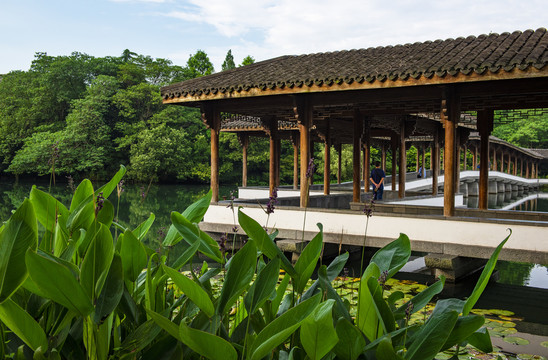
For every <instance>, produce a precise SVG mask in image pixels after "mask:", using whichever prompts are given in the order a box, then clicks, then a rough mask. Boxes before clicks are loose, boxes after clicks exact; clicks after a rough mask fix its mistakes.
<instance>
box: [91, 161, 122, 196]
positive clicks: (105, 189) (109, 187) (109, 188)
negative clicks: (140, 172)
mask: <svg viewBox="0 0 548 360" xmlns="http://www.w3.org/2000/svg"><path fill="white" fill-rule="evenodd" d="M125 173H126V167H125V166H124V165H120V170H118V171H117V172H116V174H114V176H113V177H112V179H110V181H109V182H108V183H106V184H105V185H103V186H101V187H100V188H99V189H97V190H96V191H95V196H97V195H99V193H103V197H104V198H105V199H106V198H108V197H109V196H110V194H111V193H112V192H113V191H114V189H116V185H118V183H119V182H120V180H122V178H123V177H124V174H125Z"/></svg>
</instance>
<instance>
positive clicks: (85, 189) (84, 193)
mask: <svg viewBox="0 0 548 360" xmlns="http://www.w3.org/2000/svg"><path fill="white" fill-rule="evenodd" d="M91 196H93V185H92V184H91V181H89V180H88V179H84V180H82V182H81V183H80V184H79V185H78V187H77V188H76V190H75V191H74V195H73V196H72V201H71V202H70V209H69V211H70V212H74V211H75V210H76V209H77V208H78V206H80V205H81V204H82V203H87V202H88V201H91Z"/></svg>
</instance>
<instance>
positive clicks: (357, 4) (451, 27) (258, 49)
mask: <svg viewBox="0 0 548 360" xmlns="http://www.w3.org/2000/svg"><path fill="white" fill-rule="evenodd" d="M543 1H544V0H529V1H525V2H524V1H516V0H504V1H502V0H500V1H497V0H483V1H475V0H474V1H472V0H454V1H451V2H444V1H438V0H426V1H424V0H423V1H415V0H393V1H385V0H365V1H364V0H341V1H332V0H298V1H296V0H277V1H273V0H264V1H257V0H231V1H226V0H208V1H203V0H189V1H188V2H187V3H186V4H187V5H182V6H181V5H180V4H181V3H179V5H180V6H181V7H182V9H176V6H174V7H173V8H174V9H173V10H172V11H169V12H167V13H165V14H164V15H166V16H169V17H173V18H178V19H181V20H184V21H187V22H194V23H199V24H202V25H206V26H207V27H208V29H215V31H216V32H217V33H218V35H219V36H220V37H222V38H223V40H222V42H223V50H222V52H223V53H222V54H221V49H220V48H219V50H217V47H218V46H216V47H209V48H208V47H207V46H204V48H207V50H208V51H209V52H208V54H210V57H211V58H220V57H222V58H221V60H220V61H221V62H222V59H224V55H225V54H226V51H227V49H228V48H231V49H232V50H233V52H234V51H235V50H240V49H241V51H242V52H243V53H246V54H247V53H249V54H252V55H253V56H255V57H256V58H257V59H266V58H270V57H274V56H278V55H283V54H303V53H312V52H323V51H333V50H343V49H352V48H366V47H370V46H385V45H396V44H403V43H408V42H416V41H426V40H436V39H439V38H441V39H445V38H449V37H457V36H468V35H479V34H483V33H489V32H503V31H514V30H526V29H528V28H535V29H536V28H538V27H541V26H546V24H548V12H547V11H544V10H545V5H544V2H543ZM524 3H527V4H524ZM541 9H543V10H542V11H541ZM242 39H246V40H245V41H244V40H242ZM245 46H248V47H249V48H247V49H245V48H243V47H245ZM242 48H243V49H242ZM246 50H247V51H246ZM212 51H215V52H218V54H217V53H215V54H214V53H213V52H212ZM244 56H245V55H244ZM186 58H188V54H187V55H186Z"/></svg>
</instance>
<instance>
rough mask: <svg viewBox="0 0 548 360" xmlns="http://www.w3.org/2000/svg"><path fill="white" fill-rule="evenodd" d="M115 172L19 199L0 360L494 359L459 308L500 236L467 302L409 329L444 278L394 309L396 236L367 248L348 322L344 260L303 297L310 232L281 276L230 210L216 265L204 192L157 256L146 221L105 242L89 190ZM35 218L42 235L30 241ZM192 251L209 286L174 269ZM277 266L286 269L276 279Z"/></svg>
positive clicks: (274, 252)
mask: <svg viewBox="0 0 548 360" xmlns="http://www.w3.org/2000/svg"><path fill="white" fill-rule="evenodd" d="M124 173H125V168H123V167H122V168H121V169H120V171H119V172H118V173H117V174H116V175H115V176H114V177H113V178H112V179H111V180H110V181H109V182H108V183H107V184H105V185H104V186H102V187H100V188H99V189H94V187H93V185H92V183H91V182H90V181H89V180H84V181H83V182H82V183H81V184H80V185H79V186H78V188H77V190H76V191H75V192H74V195H73V197H72V200H71V201H70V206H69V207H67V206H66V205H64V204H63V203H62V202H60V201H58V200H56V199H55V198H54V197H53V196H51V195H50V194H47V193H44V192H42V191H40V190H38V189H36V188H33V189H32V190H31V195H30V198H31V199H30V200H25V201H24V202H23V203H22V204H21V205H20V207H19V208H18V209H17V210H16V211H15V212H14V213H13V214H12V215H11V217H10V219H9V220H8V221H7V222H6V223H5V225H3V226H2V227H0V248H1V249H2V250H3V251H2V252H0V271H1V273H0V274H1V275H2V277H1V278H0V290H1V295H2V298H1V299H0V335H1V336H0V340H1V343H0V353H1V354H14V355H13V356H18V357H24V356H25V354H27V355H29V356H34V358H37V359H42V358H44V359H73V358H87V359H108V358H126V359H127V358H132V359H145V358H171V359H182V358H183V356H184V358H185V359H186V358H188V359H199V358H203V357H205V358H210V359H237V358H242V359H257V360H258V359H263V358H265V357H267V356H271V357H272V358H285V357H286V356H289V358H291V357H293V358H296V357H298V358H304V357H305V356H306V357H307V358H310V359H326V358H335V357H337V358H342V359H351V360H356V359H357V358H363V359H433V358H434V357H435V356H436V355H437V354H438V353H439V352H440V351H444V350H446V349H449V350H447V351H449V352H452V353H454V354H457V353H459V351H461V347H463V346H464V345H466V344H467V343H468V344H470V345H472V346H475V347H477V348H479V349H481V350H484V351H491V350H492V345H491V342H490V339H489V335H488V332H487V331H486V330H485V328H483V327H482V326H483V325H484V318H483V316H480V315H477V314H473V315H472V314H469V312H470V309H471V308H472V307H473V305H474V303H475V302H476V301H477V299H478V297H479V296H480V294H481V293H482V291H483V289H484V287H485V285H486V282H487V279H488V278H489V276H490V274H491V272H492V271H493V269H494V267H495V264H496V260H497V256H498V253H499V251H500V248H501V247H502V246H503V245H504V243H505V242H506V240H507V239H505V240H504V241H503V242H502V243H501V244H500V246H499V247H498V248H497V250H496V251H495V253H494V254H493V256H492V257H491V259H490V260H489V261H488V263H487V265H486V267H485V269H484V271H483V273H482V275H481V276H480V279H479V281H478V285H477V286H476V288H475V289H474V291H473V292H472V294H471V295H470V296H469V297H468V300H467V301H464V300H458V299H445V300H440V301H438V302H437V304H436V306H435V308H434V310H433V312H432V313H431V314H430V315H429V316H428V318H427V319H426V321H424V322H419V323H413V324H412V323H411V322H410V317H411V314H412V313H413V312H417V311H421V309H424V308H425V307H426V306H427V303H428V302H429V301H430V300H431V299H432V297H433V296H435V295H436V294H438V293H439V292H440V291H441V288H442V287H443V279H442V281H439V282H437V283H435V284H433V285H431V286H430V287H429V288H427V289H425V290H424V291H422V292H421V293H419V294H418V295H416V296H414V297H411V298H410V299H409V298H406V300H405V301H406V302H405V301H404V300H403V299H402V298H403V294H402V293H398V292H394V293H393V294H392V295H390V296H386V294H385V293H384V291H385V283H386V281H387V280H388V279H390V277H391V276H393V275H394V274H395V273H396V272H397V271H398V270H399V269H400V268H401V266H403V264H404V263H405V262H406V261H407V260H408V258H409V255H410V253H411V250H410V246H409V239H407V237H406V236H405V235H403V234H402V235H401V236H400V238H399V239H397V240H395V241H394V242H392V243H389V244H388V245H386V246H385V247H384V248H382V249H380V250H378V251H377V252H376V254H375V255H374V256H373V258H372V261H371V262H370V264H369V266H368V267H367V268H366V270H365V272H364V273H363V275H362V277H361V281H360V282H359V284H358V290H357V291H358V304H357V310H358V316H357V319H356V320H354V319H353V318H352V317H351V316H350V313H349V311H353V310H352V309H349V308H348V306H349V305H348V304H347V303H346V302H345V301H344V300H343V299H342V298H341V296H340V295H339V293H337V291H335V290H334V289H333V286H332V285H331V282H333V281H336V280H335V278H336V277H337V276H338V274H339V272H340V271H341V269H342V268H343V267H344V265H345V263H346V260H347V259H348V254H343V255H340V256H338V257H337V258H336V259H335V260H334V261H333V262H332V263H331V264H330V265H329V267H326V266H325V265H322V266H320V267H319V270H318V280H317V281H316V282H314V283H313V284H312V285H311V286H310V287H309V288H308V290H306V288H305V285H308V284H307V281H304V280H305V279H307V280H308V279H309V278H310V276H311V273H312V270H313V269H314V268H316V266H317V263H318V260H319V254H320V251H321V248H322V243H323V233H322V231H321V229H322V228H321V226H319V227H320V232H319V233H318V235H317V236H316V237H315V238H314V239H313V240H312V241H311V242H309V244H308V245H307V246H306V247H305V249H304V250H303V252H302V255H301V257H300V259H299V262H297V264H296V265H295V267H293V266H292V265H291V263H290V262H289V261H288V260H287V259H286V258H285V256H284V255H283V253H281V251H280V250H279V248H277V246H276V245H275V242H274V238H275V236H276V233H274V234H268V233H266V231H265V230H264V229H263V228H262V227H261V226H260V225H259V224H258V223H257V222H256V221H255V220H253V219H251V218H250V217H248V216H247V215H245V214H244V212H242V211H241V210H240V211H239V213H238V220H239V225H240V227H241V228H242V229H243V230H244V231H245V232H246V234H247V236H248V241H247V243H246V244H245V245H244V246H243V247H242V248H241V249H240V250H239V251H238V252H237V253H236V254H234V255H233V256H232V257H230V258H227V255H226V254H225V253H222V252H221V251H220V249H219V246H218V245H217V244H216V243H215V242H214V241H213V240H212V239H211V237H209V235H207V234H206V233H204V232H203V231H201V230H200V228H199V226H198V223H199V222H200V221H201V219H202V218H203V216H204V214H205V212H206V211H207V208H208V206H209V203H210V201H211V193H208V194H207V195H206V197H205V198H203V199H200V200H198V201H197V202H195V203H194V204H193V205H191V206H190V207H188V208H187V209H186V210H185V211H183V212H182V213H178V212H173V213H172V217H171V220H172V228H171V229H172V230H170V232H171V235H169V234H168V236H167V237H166V240H165V242H164V245H165V248H161V249H160V251H159V252H156V251H154V250H153V249H150V248H148V246H146V244H145V243H144V240H145V238H146V234H147V232H148V230H149V229H150V228H151V225H152V222H154V220H155V217H154V216H153V215H151V216H149V217H148V219H147V220H145V221H144V222H143V223H142V224H141V225H139V226H138V227H137V228H136V229H127V228H124V227H123V226H121V225H119V224H118V225H116V226H117V228H118V229H120V230H121V234H120V235H119V236H118V238H116V237H113V236H112V234H113V232H112V231H111V230H112V227H113V226H115V225H114V224H113V221H112V218H113V212H114V211H113V209H112V208H109V205H107V204H109V203H108V200H104V199H101V198H100V197H99V194H100V193H102V194H103V195H104V196H105V197H108V195H109V194H110V193H112V192H113V191H114V189H115V188H116V185H117V184H118V183H119V182H120V180H121V179H122V176H123V175H124ZM110 206H112V205H110ZM38 223H40V224H41V225H42V226H43V228H44V229H45V231H43V232H40V234H38V231H37V229H38ZM53 229H54V231H52V230H53ZM115 234H117V233H115ZM180 240H184V241H180ZM176 246H179V247H182V248H183V250H184V251H183V252H182V255H181V256H180V257H179V258H178V259H176V260H175V264H174V265H173V267H172V266H169V265H168V259H169V255H170V251H171V250H172V249H174V248H175V247H176ZM52 249H54V251H53V253H52ZM197 251H199V252H201V253H203V254H205V255H207V256H208V257H210V258H211V259H212V260H213V261H215V262H218V263H219V265H220V266H224V267H225V269H224V270H225V271H223V273H222V275H219V276H220V277H222V286H221V287H220V288H217V287H214V286H213V284H212V283H211V279H212V277H213V276H216V275H218V274H221V269H219V268H217V269H209V265H208V264H206V263H204V265H202V268H201V270H199V271H198V272H196V270H191V271H190V272H187V273H181V272H179V268H180V267H181V266H183V265H185V264H187V263H188V262H190V260H191V258H192V257H193V256H194V255H195V253H196V252H197ZM265 261H266V263H265ZM280 267H281V268H283V269H284V270H285V271H286V274H285V276H283V280H282V281H281V282H280V283H278V279H279V277H280V274H279V271H280ZM190 268H191V269H192V264H191V266H190ZM27 273H28V276H27ZM290 282H291V286H292V289H293V290H292V291H291V290H289V289H288V286H289V285H290ZM305 290H306V291H305ZM353 291H354V290H353ZM398 301H399V302H398ZM411 304H412V305H413V306H411ZM509 340H511V339H509ZM15 354H17V355H15Z"/></svg>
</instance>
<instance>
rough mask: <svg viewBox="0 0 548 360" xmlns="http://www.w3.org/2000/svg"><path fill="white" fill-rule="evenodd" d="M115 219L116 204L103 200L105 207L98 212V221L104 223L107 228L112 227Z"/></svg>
mask: <svg viewBox="0 0 548 360" xmlns="http://www.w3.org/2000/svg"><path fill="white" fill-rule="evenodd" d="M113 220H114V205H112V203H111V202H110V201H109V200H107V199H105V200H104V201H103V208H102V209H101V210H100V211H99V213H98V214H97V221H98V222H100V223H101V224H104V225H105V226H106V227H107V228H110V225H112V221H113Z"/></svg>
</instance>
